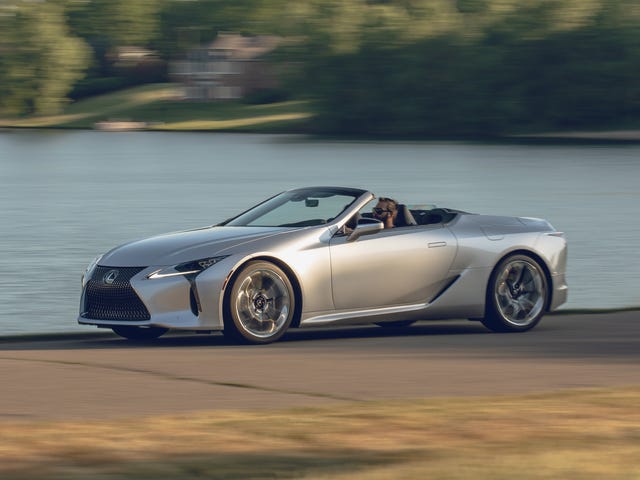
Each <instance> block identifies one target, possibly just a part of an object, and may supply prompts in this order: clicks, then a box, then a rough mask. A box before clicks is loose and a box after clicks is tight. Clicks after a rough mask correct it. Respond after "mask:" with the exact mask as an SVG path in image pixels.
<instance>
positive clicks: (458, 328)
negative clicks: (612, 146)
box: [0, 312, 640, 419]
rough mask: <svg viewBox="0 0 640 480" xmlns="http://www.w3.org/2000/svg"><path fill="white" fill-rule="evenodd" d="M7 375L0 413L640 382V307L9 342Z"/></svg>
mask: <svg viewBox="0 0 640 480" xmlns="http://www.w3.org/2000/svg"><path fill="white" fill-rule="evenodd" d="M88 331H90V332H93V331H95V330H92V329H89V330H88ZM0 378H2V385H3V386H2V394H1V395H0V419H1V418H4V419H58V418H113V417H119V416H125V417H126V416H132V415H153V414H163V413H178V412H182V411H189V410H201V409H228V408H239V409H254V408H281V407H291V406H305V405H319V404H330V403H333V404H337V405H339V404H341V403H343V402H348V401H354V400H372V399H391V398H417V397H431V396H474V395H494V394H518V393H530V392H538V391H551V390H557V389H565V388H582V387H600V386H618V385H640V312H623V313H615V314H591V315H566V316H564V315H561V316H550V317H547V318H545V319H543V321H542V322H541V324H540V325H539V326H538V327H537V328H536V329H534V330H533V331H530V332H527V333H524V334H493V333H489V332H488V331H487V330H485V329H484V327H482V325H481V324H477V323H472V322H467V321H459V322H438V323H433V322H421V323H418V324H416V325H413V326H412V327H409V328H404V329H399V328H391V329H388V328H385V329H383V328H380V327H376V326H364V327H360V326H359V327H349V328H345V327H343V328H339V329H323V330H318V329H316V330H297V331H292V332H290V333H289V334H287V336H286V337H285V338H284V339H283V340H281V341H280V342H278V343H275V344H271V345H266V346H236V345H230V344H228V343H227V342H226V341H225V340H224V337H222V336H221V335H187V336H185V335H177V336H172V335H170V336H167V337H163V338H160V339H159V340H157V341H155V342H152V343H145V344H138V345H134V344H131V343H130V342H128V341H126V340H122V339H120V338H119V337H116V336H112V335H96V336H93V335H91V336H85V337H78V336H74V335H68V336H65V335H63V336H59V337H57V338H53V339H52V338H49V339H44V340H33V339H31V340H30V339H23V340H17V339H15V338H13V339H7V338H5V339H0Z"/></svg>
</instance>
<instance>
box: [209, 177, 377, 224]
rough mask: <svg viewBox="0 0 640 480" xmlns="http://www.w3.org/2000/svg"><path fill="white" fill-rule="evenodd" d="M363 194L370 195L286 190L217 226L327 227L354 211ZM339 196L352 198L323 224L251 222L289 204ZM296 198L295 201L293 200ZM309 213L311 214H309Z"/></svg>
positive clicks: (335, 190)
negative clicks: (264, 223) (257, 223)
mask: <svg viewBox="0 0 640 480" xmlns="http://www.w3.org/2000/svg"><path fill="white" fill-rule="evenodd" d="M365 194H369V195H371V194H370V193H369V192H368V191H367V190H361V189H357V188H348V187H305V188H298V189H294V190H286V191H284V192H281V193H279V194H277V195H274V196H273V197H270V198H268V199H266V200H265V201H263V202H261V203H259V204H257V205H255V206H254V207H251V208H250V209H248V210H245V211H244V212H242V213H240V214H239V215H236V216H235V217H232V218H230V219H228V220H225V221H224V222H222V223H220V224H218V225H219V226H230V227H245V226H251V227H269V228H273V227H280V228H302V227H311V226H318V225H325V226H326V225H329V224H332V223H334V222H336V221H339V220H340V219H341V217H342V216H343V214H344V213H345V212H347V211H351V210H355V206H356V205H359V204H360V203H361V202H359V201H358V200H359V199H360V198H361V197H362V196H363V195H365ZM336 195H341V196H346V197H352V198H351V199H350V201H348V203H346V205H345V206H344V207H343V208H342V209H341V210H339V211H338V210H336V211H335V212H333V216H331V217H330V218H327V219H324V220H325V221H323V222H317V223H313V222H312V221H314V220H319V219H312V218H311V217H310V218H309V219H308V220H309V222H310V223H309V224H305V222H304V221H298V222H295V224H286V223H285V224H280V225H255V224H253V222H255V221H256V220H258V219H260V218H262V217H264V216H265V215H267V214H269V213H270V212H273V211H275V210H277V209H278V208H280V207H282V206H284V205H287V204H290V203H291V202H297V201H305V202H306V201H307V200H308V199H320V200H321V199H322V198H329V197H332V196H336ZM294 198H296V199H297V200H293V199H294ZM310 213H311V212H310Z"/></svg>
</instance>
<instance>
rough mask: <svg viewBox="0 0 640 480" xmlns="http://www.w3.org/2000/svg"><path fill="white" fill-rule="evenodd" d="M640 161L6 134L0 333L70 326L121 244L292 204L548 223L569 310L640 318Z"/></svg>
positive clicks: (450, 146)
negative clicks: (360, 204) (290, 196)
mask: <svg viewBox="0 0 640 480" xmlns="http://www.w3.org/2000/svg"><path fill="white" fill-rule="evenodd" d="M638 180H640V146H637V145H611V144H609V145H521V144H517V145H513V144H507V145H491V144H478V143H462V142H461V143H455V142H454V143H443V142H389V143H377V142H372V141H363V142H360V141H353V142H350V141H326V140H308V139H305V138H303V137H295V136H278V135H245V134H205V133H156V132H125V133H106V132H82V131H81V132H50V131H19V132H1V133H0V206H1V208H0V225H1V227H0V228H1V232H2V233H1V234H0V333H1V334H9V333H23V332H43V331H44V332H53V331H70V330H85V331H86V329H87V328H89V327H80V326H78V325H76V315H77V308H78V300H79V293H80V275H81V273H82V271H83V270H84V268H85V267H86V265H87V263H88V262H89V261H90V260H91V259H92V258H94V257H95V256H96V255H98V254H100V253H103V252H105V251H106V250H108V249H110V248H111V247H113V246H115V245H118V244H120V243H123V242H125V241H127V240H131V239H135V238H140V237H145V236H149V235H153V234H158V233H163V232H167V231H174V230H180V229H187V228H192V227H199V226H204V225H210V224H213V223H217V222H219V221H221V220H223V219H225V218H228V217H230V216H232V215H233V214H235V213H237V212H239V211H241V210H243V209H245V208H247V207H249V206H251V205H253V204H255V203H257V202H258V201H260V200H262V199H264V198H265V197H267V196H270V195H273V194H274V193H277V192H279V191H282V190H286V189H290V188H295V187H300V186H309V185H342V186H352V187H362V188H367V189H370V190H372V191H373V192H374V193H376V194H377V195H383V196H391V197H395V198H397V199H399V200H400V201H402V202H404V203H435V204H437V205H440V206H447V207H451V208H459V209H462V210H466V211H471V212H477V213H491V214H503V215H518V216H535V217H543V218H546V219H548V220H549V221H550V222H551V223H552V224H554V226H556V228H558V229H559V230H562V231H564V232H565V233H566V235H567V238H568V240H569V266H568V277H569V286H570V296H569V298H570V300H569V302H568V303H567V304H566V305H565V308H567V307H570V308H582V307H584V308H608V307H625V306H632V305H633V306H634V305H640V289H639V288H638V287H639V285H640V255H639V254H638V251H637V250H638V249H637V246H638V244H639V243H640V242H638V236H639V234H640V223H639V222H638V221H637V220H636V217H637V213H638V212H639V211H640V188H638Z"/></svg>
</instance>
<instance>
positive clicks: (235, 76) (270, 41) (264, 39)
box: [171, 33, 280, 101]
mask: <svg viewBox="0 0 640 480" xmlns="http://www.w3.org/2000/svg"><path fill="white" fill-rule="evenodd" d="M279 40H280V39H279V38H278V37H275V36H269V35H259V36H252V37H247V36H243V35H239V34H235V33H221V34H219V35H218V37H217V38H216V39H215V40H214V41H213V42H212V43H211V44H209V45H205V46H201V47H198V48H196V49H194V50H192V51H190V52H189V53H188V54H187V55H186V58H184V59H182V60H179V61H176V62H173V64H172V66H171V77H172V79H173V80H174V81H175V82H177V83H181V84H182V85H183V86H184V98H185V99H187V100H200V101H203V100H227V99H234V98H242V97H245V96H246V95H248V94H250V93H252V92H255V91H257V90H262V89H269V88H275V87H276V86H277V82H276V78H275V74H274V71H273V68H272V66H271V65H270V64H269V63H268V62H267V61H265V59H264V57H265V56H266V55H267V54H268V53H270V52H272V51H273V50H275V48H276V47H277V45H278V43H279Z"/></svg>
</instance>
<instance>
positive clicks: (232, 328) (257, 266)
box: [224, 261, 296, 344]
mask: <svg viewBox="0 0 640 480" xmlns="http://www.w3.org/2000/svg"><path fill="white" fill-rule="evenodd" d="M225 311H226V314H225V318H224V334H225V335H227V336H230V337H231V338H232V339H234V340H236V341H239V342H242V343H257V344H264V343H271V342H275V341H276V340H278V339H279V338H280V337H282V335H284V333H285V332H286V331H287V328H289V325H291V322H292V321H293V318H294V315H295V312H296V296H295V291H294V289H293V285H292V284H291V281H290V280H289V277H288V276H287V274H286V273H285V272H284V271H283V270H282V269H281V268H279V267H278V266H277V265H274V264H273V263H271V262H267V261H253V262H249V263H247V264H246V265H245V266H244V267H243V268H242V270H240V272H239V273H238V274H237V275H236V276H235V279H234V281H233V285H232V286H231V293H230V294H229V297H228V299H227V302H226V308H225Z"/></svg>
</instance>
